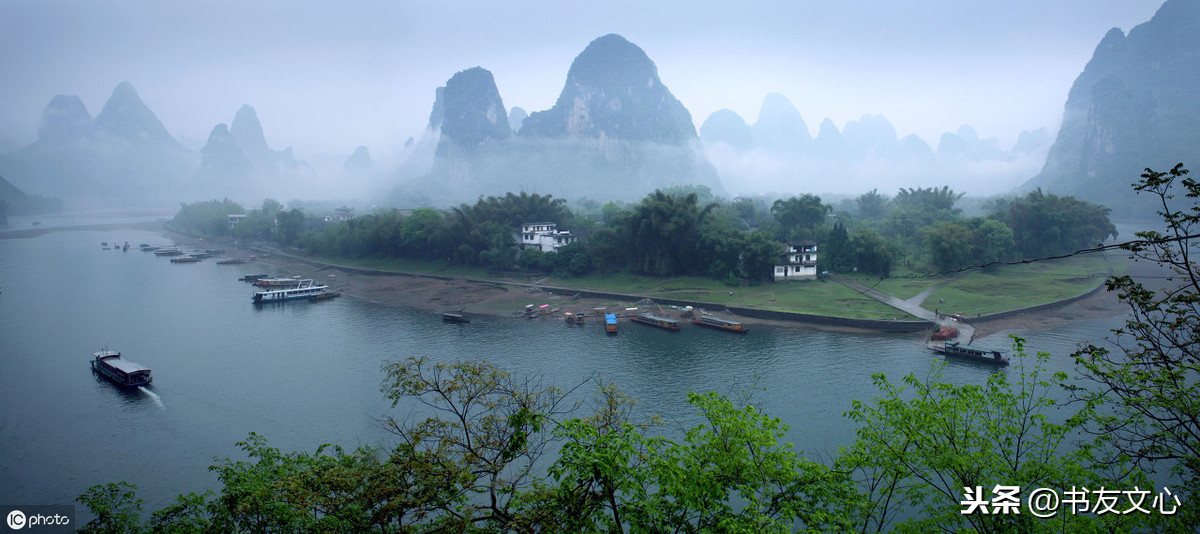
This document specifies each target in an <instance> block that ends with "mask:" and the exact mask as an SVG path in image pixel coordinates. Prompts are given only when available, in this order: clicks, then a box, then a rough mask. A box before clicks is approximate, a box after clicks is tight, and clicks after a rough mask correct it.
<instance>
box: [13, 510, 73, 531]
mask: <svg viewBox="0 0 1200 534" xmlns="http://www.w3.org/2000/svg"><path fill="white" fill-rule="evenodd" d="M0 514H4V524H5V525H7V526H8V529H9V530H5V532H10V531H13V530H19V531H22V532H46V533H50V532H71V523H72V522H73V521H72V519H73V516H74V508H73V507H71V506H49V505H47V506H41V505H38V506H21V507H20V508H15V507H11V506H4V507H3V508H0ZM0 530H3V529H0Z"/></svg>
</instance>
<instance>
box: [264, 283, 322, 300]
mask: <svg viewBox="0 0 1200 534" xmlns="http://www.w3.org/2000/svg"><path fill="white" fill-rule="evenodd" d="M326 293H329V286H319V285H315V284H313V281H312V280H297V281H296V286H295V287H289V288H283V289H272V290H269V291H255V292H254V303H255V304H263V303H266V302H283V301H285V300H297V299H314V298H321V297H322V296H324V295H325V294H326Z"/></svg>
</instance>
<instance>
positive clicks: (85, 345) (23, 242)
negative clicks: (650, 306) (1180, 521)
mask: <svg viewBox="0 0 1200 534" xmlns="http://www.w3.org/2000/svg"><path fill="white" fill-rule="evenodd" d="M17 224H25V225H26V226H24V227H25V228H28V222H22V220H20V219H18V220H16V221H14V223H13V225H14V226H15V225H17ZM0 237H3V235H2V234H0ZM101 242H109V243H110V244H112V243H124V242H129V243H130V244H131V248H130V249H129V250H128V251H126V252H122V251H119V250H104V249H103V248H102V246H101ZM140 243H150V244H155V245H166V244H169V243H170V240H169V238H167V237H164V236H163V235H162V234H161V233H159V232H152V231H144V230H131V229H112V230H103V231H95V230H86V229H77V230H73V229H68V230H58V231H52V232H46V233H43V234H41V235H35V236H31V237H23V238H12V239H0V503H4V504H73V503H74V501H75V498H76V497H77V496H78V495H79V494H81V493H83V492H84V491H85V490H86V489H87V488H88V487H90V486H92V485H95V484H102V483H108V482H117V481H121V480H124V481H128V482H130V483H132V484H135V485H137V486H138V488H139V490H138V495H139V497H141V498H143V499H145V501H146V502H145V504H144V510H146V511H147V512H149V511H153V510H157V509H159V508H161V507H163V506H165V505H167V504H169V503H170V502H172V501H173V500H174V498H175V496H176V495H178V494H181V493H186V492H190V491H196V492H201V491H204V490H206V489H213V488H216V487H217V480H216V475H215V474H213V473H210V472H209V471H208V470H207V467H208V466H209V465H211V464H213V463H214V458H223V457H232V458H234V459H243V458H244V457H243V456H242V453H241V451H240V449H238V448H237V446H236V443H237V442H238V441H241V440H244V439H245V438H246V437H247V434H248V433H250V432H257V433H259V434H262V435H263V436H265V437H266V438H267V439H268V441H269V444H270V445H271V446H274V447H278V448H280V449H283V450H305V451H309V452H311V451H312V450H314V449H315V448H316V447H317V446H319V445H321V444H322V443H337V444H341V445H344V446H346V447H347V448H353V447H355V446H357V445H361V444H368V443H369V444H378V445H384V446H386V445H388V444H390V443H392V436H391V435H390V434H388V433H387V432H385V431H383V430H382V428H381V427H380V426H379V424H378V423H377V421H378V419H379V418H380V417H381V416H384V415H387V414H403V413H404V412H402V411H399V410H396V409H393V408H391V407H390V406H389V405H388V403H387V402H386V401H385V399H384V398H383V395H382V394H381V393H380V391H379V385H380V382H381V381H382V379H383V373H382V372H381V370H380V365H381V364H382V363H384V362H386V361H389V360H399V359H403V358H405V357H408V356H428V357H430V358H431V359H433V360H435V361H447V362H449V361H455V360H462V359H473V358H486V359H488V360H490V361H492V362H494V363H496V364H497V365H498V366H500V367H501V368H503V369H506V370H508V371H510V372H513V373H515V374H517V375H534V374H538V375H540V377H541V378H542V379H543V380H544V381H545V382H547V383H552V384H556V385H559V386H560V387H564V388H569V387H572V386H575V385H577V384H579V383H581V382H584V381H586V380H588V379H589V378H593V377H598V378H600V379H603V380H605V381H610V382H614V383H616V384H617V385H618V386H619V387H620V388H621V389H622V391H623V392H624V393H626V394H627V395H629V396H631V397H633V398H636V399H638V401H639V405H638V406H639V407H638V410H639V412H640V414H642V415H650V414H659V415H661V416H663V418H664V419H665V420H666V421H667V424H666V426H665V427H664V428H663V429H662V431H663V432H667V433H675V432H677V431H678V430H677V429H678V428H679V425H688V424H690V420H689V417H690V416H691V415H692V412H691V411H690V410H689V407H688V406H687V405H686V403H685V400H686V394H687V392H688V391H717V392H719V393H723V394H730V395H739V394H743V393H747V392H751V393H752V397H751V400H752V402H755V403H757V404H759V405H760V406H761V407H762V408H763V409H764V410H765V411H766V412H767V413H768V414H770V415H773V416H775V417H779V418H780V419H782V420H783V421H784V422H785V423H787V424H788V425H789V426H790V427H791V430H790V437H791V438H792V441H793V442H794V443H795V445H796V447H797V448H798V449H799V450H800V451H802V452H803V453H804V454H806V455H807V456H809V457H812V458H816V459H821V460H826V459H828V458H829V457H830V456H832V455H833V454H834V453H835V451H836V449H837V447H839V446H843V445H848V444H849V443H850V442H851V441H852V440H853V437H854V427H853V426H852V425H851V424H850V423H849V421H848V420H846V419H844V418H843V417H842V414H843V413H844V412H845V411H846V410H848V409H849V408H850V403H851V400H852V399H864V400H865V399H869V398H871V397H872V396H874V395H875V393H876V389H875V387H874V386H873V385H872V383H871V375H872V374H873V373H876V372H885V373H887V374H888V376H889V378H892V379H894V380H897V379H899V378H900V377H901V376H903V375H904V374H907V373H909V372H916V373H917V374H918V375H921V376H924V375H926V374H927V373H928V372H929V369H930V365H931V364H932V363H933V362H934V361H941V360H942V358H941V357H937V356H934V355H932V354H931V353H930V352H929V351H928V350H926V349H925V347H924V344H923V340H922V337H921V335H919V334H854V333H839V332H829V331H822V330H814V329H809V328H805V327H795V328H772V327H765V326H760V327H756V328H753V329H752V331H751V332H750V333H749V334H748V335H744V336H739V335H734V334H729V333H725V332H720V331H715V330H709V329H701V328H689V327H690V326H691V325H685V326H684V328H683V330H682V331H680V332H667V331H663V330H657V329H653V328H649V327H644V326H641V325H636V324H631V323H627V322H622V323H621V330H620V333H619V334H618V335H616V336H607V335H605V333H604V331H603V328H602V327H601V326H600V325H599V324H597V323H596V322H592V323H590V324H587V325H584V326H583V327H568V326H566V325H564V323H563V322H562V321H555V320H544V319H534V320H527V319H517V318H510V317H487V316H478V315H473V316H471V321H472V322H471V323H470V324H465V325H461V324H445V323H442V321H441V320H440V318H439V317H438V316H437V315H435V314H432V313H430V312H428V311H423V310H415V309H409V308H401V307H391V306H385V305H381V304H374V303H369V302H365V301H362V300H357V299H354V298H350V297H342V298H339V299H334V300H331V301H325V302H304V301H300V302H291V303H285V304H283V305H268V306H261V307H258V306H254V305H253V304H252V303H251V301H250V296H251V291H252V286H250V285H248V284H246V283H243V282H240V281H238V280H237V279H238V278H239V277H240V276H242V275H244V274H247V273H253V272H270V271H271V269H270V268H269V267H265V266H264V265H263V264H262V263H257V264H256V263H248V264H244V265H218V264H217V263H216V261H215V260H214V259H209V260H205V261H202V262H199V263H194V264H173V263H170V262H169V261H168V260H167V259H166V258H162V257H156V256H154V255H153V254H150V253H144V252H140V251H139V250H138V249H137V245H138V244H140ZM467 312H468V314H469V313H470V309H469V308H468V310H467ZM1121 321H1122V318H1121V317H1113V318H1108V319H1101V320H1080V321H1073V322H1069V323H1066V324H1063V325H1060V326H1057V327H1055V328H1054V329H1042V330H1033V331H1028V332H1024V331H1023V332H1015V333H1016V334H1018V335H1021V336H1022V337H1026V338H1027V339H1028V344H1027V347H1028V348H1029V349H1030V351H1047V352H1050V353H1051V354H1052V355H1053V358H1052V360H1051V367H1052V368H1053V369H1063V370H1069V369H1070V361H1069V357H1068V354H1069V353H1070V352H1071V351H1072V349H1073V348H1074V347H1075V344H1076V343H1077V342H1079V341H1081V340H1090V341H1093V342H1100V341H1101V340H1102V339H1103V338H1104V337H1105V336H1106V335H1107V334H1108V330H1109V329H1110V328H1114V327H1116V326H1118V325H1119V324H1120V322H1121ZM976 344H977V345H979V346H982V347H985V348H995V349H1001V350H1007V349H1008V348H1009V342H1008V339H1007V338H1006V337H1005V335H1004V334H998V335H993V336H989V337H986V338H983V339H981V340H977V341H976ZM106 347H107V348H109V349H113V350H118V351H120V352H122V353H123V354H124V356H125V357H126V358H127V359H130V360H132V361H135V362H138V363H141V364H143V365H146V366H147V367H150V368H151V369H153V373H154V383H153V385H152V386H150V387H149V388H148V391H139V390H132V391H126V390H122V389H119V388H117V387H116V386H114V385H113V384H112V383H110V382H109V381H107V380H105V379H103V378H99V377H97V376H95V375H93V374H92V372H91V370H90V369H89V363H88V362H89V360H90V358H91V354H92V353H93V352H95V351H97V350H99V349H101V348H106ZM993 372H1007V373H1014V374H1015V373H1016V372H1017V369H1015V368H1010V369H1006V370H1001V371H997V370H996V369H994V368H993V367H990V366H987V365H981V364H977V363H972V362H962V361H957V360H947V365H946V368H945V372H944V377H945V379H947V380H949V381H951V382H954V383H958V384H963V383H982V382H984V381H985V380H986V379H987V376H988V375H989V374H990V373H993ZM590 388H591V386H590V385H585V386H584V387H583V388H581V390H580V391H581V392H583V391H590ZM79 508H80V511H81V512H82V507H79Z"/></svg>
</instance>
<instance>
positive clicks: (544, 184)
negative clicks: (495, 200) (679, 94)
mask: <svg viewBox="0 0 1200 534" xmlns="http://www.w3.org/2000/svg"><path fill="white" fill-rule="evenodd" d="M435 95H436V96H435V100H434V106H433V111H432V112H431V114H430V122H429V129H428V132H429V134H428V137H430V138H436V139H437V149H436V151H435V152H434V157H433V160H432V162H430V163H429V164H428V165H412V166H411V167H409V168H402V169H401V170H400V171H398V172H397V181H399V182H401V185H400V186H399V187H397V189H396V191H395V198H396V199H397V200H398V201H399V202H401V203H406V202H407V203H432V204H442V203H446V202H458V201H466V200H472V199H474V198H476V197H478V196H479V195H492V194H502V193H505V192H508V191H529V192H535V193H541V194H553V195H555V196H558V197H562V198H568V199H577V198H582V197H589V198H593V199H602V200H607V199H618V200H636V199H639V198H641V197H642V196H645V195H646V194H647V193H650V192H652V191H653V190H654V189H656V188H662V187H667V186H671V185H683V184H699V185H705V186H707V187H709V188H710V189H712V190H713V191H716V192H721V191H723V188H722V187H721V182H720V180H719V179H718V177H717V173H716V170H715V169H714V168H713V167H712V165H711V164H709V163H708V160H707V158H706V156H705V155H704V148H703V146H702V145H701V143H700V142H699V138H698V136H697V135H696V130H695V127H694V126H693V125H692V117H691V114H690V113H688V111H687V109H686V108H684V106H683V104H682V103H680V102H679V100H678V99H676V98H675V97H674V96H673V95H672V94H671V92H670V90H668V89H667V87H666V86H665V85H663V83H662V81H661V80H660V79H659V77H658V68H657V67H656V66H655V65H654V62H653V61H651V60H650V58H649V57H647V56H646V53H645V52H644V51H642V49H641V48H639V47H638V46H637V45H634V44H633V43H630V42H629V41H627V40H625V38H623V37H621V36H619V35H615V34H609V35H605V36H602V37H600V38H597V39H596V40H594V41H592V42H591V43H590V44H589V45H588V46H587V47H586V48H585V49H584V50H583V52H582V53H580V54H579V56H578V57H576V58H575V60H574V61H573V62H572V63H571V67H570V70H568V72H567V81H566V84H565V85H564V87H563V89H562V92H561V93H560V94H559V97H558V100H557V102H556V103H555V105H554V107H552V108H551V109H549V110H545V111H536V112H533V113H529V114H526V112H525V111H524V110H523V109H519V108H514V109H513V111H512V112H511V113H505V108H504V103H503V100H502V99H501V97H500V92H499V90H498V89H497V88H496V85H495V81H494V80H493V77H492V73H491V72H489V71H487V70H486V69H483V68H481V67H475V68H471V69H467V70H464V71H461V72H459V73H457V74H455V75H454V76H453V77H451V78H450V80H448V81H447V82H446V85H445V86H444V87H441V88H439V89H438V90H437V91H436V92H435ZM515 128H519V129H518V130H517V131H516V132H515V133H516V135H514V129H515ZM428 142H429V141H426V143H428ZM426 169H428V172H424V171H425V170H426Z"/></svg>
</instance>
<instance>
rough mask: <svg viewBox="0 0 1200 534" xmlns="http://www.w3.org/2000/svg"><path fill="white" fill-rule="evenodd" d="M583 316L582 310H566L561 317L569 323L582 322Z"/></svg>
mask: <svg viewBox="0 0 1200 534" xmlns="http://www.w3.org/2000/svg"><path fill="white" fill-rule="evenodd" d="M583 317H584V316H583V312H580V313H571V312H566V313H564V314H563V318H564V319H565V320H566V321H567V324H569V325H571V324H583Z"/></svg>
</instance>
